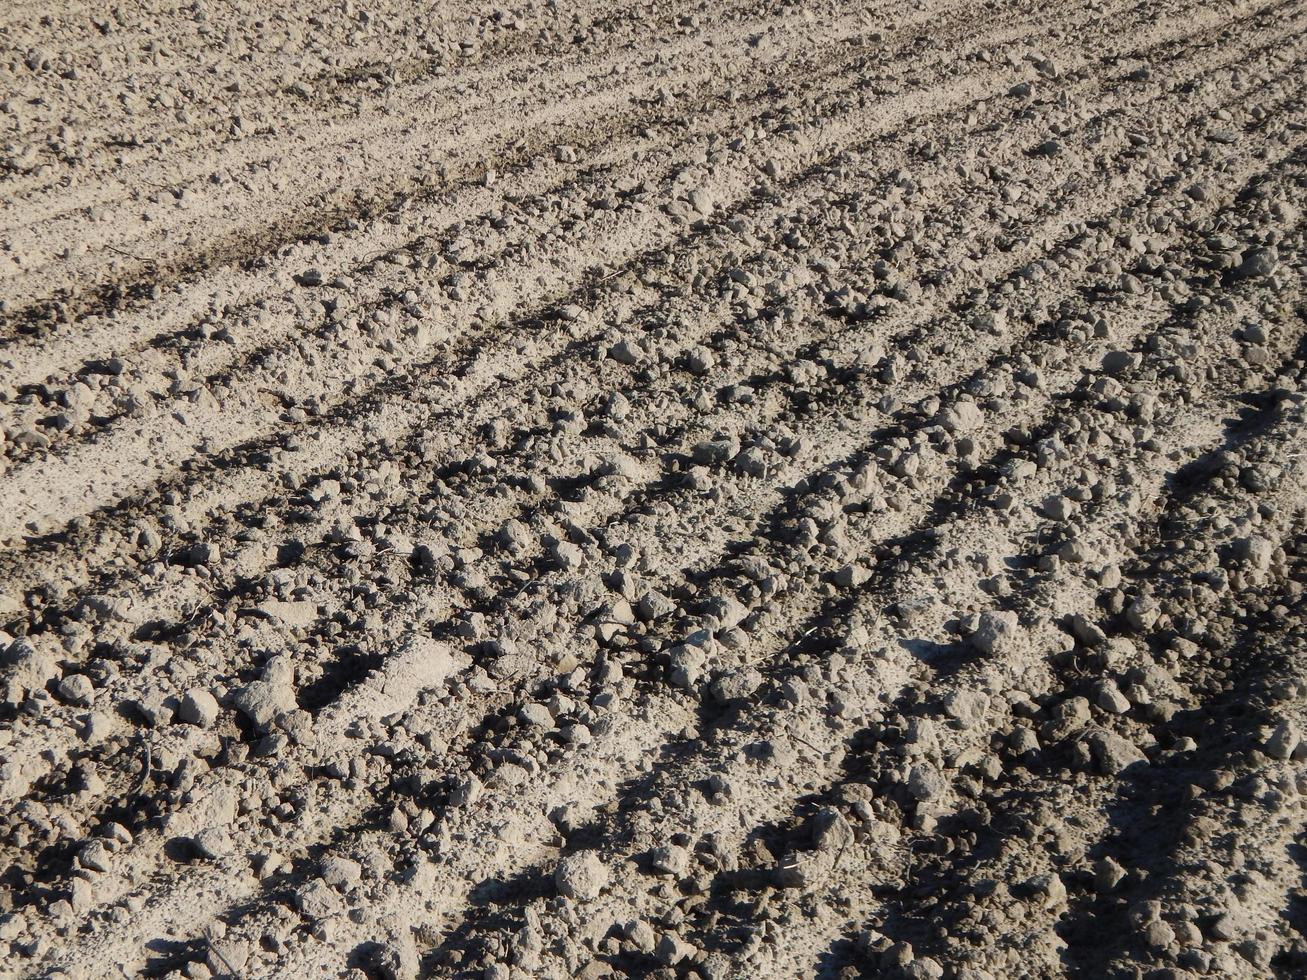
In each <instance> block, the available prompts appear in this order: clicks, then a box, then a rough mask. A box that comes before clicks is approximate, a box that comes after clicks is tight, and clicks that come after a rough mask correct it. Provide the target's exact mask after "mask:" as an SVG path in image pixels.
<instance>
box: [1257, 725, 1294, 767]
mask: <svg viewBox="0 0 1307 980" xmlns="http://www.w3.org/2000/svg"><path fill="white" fill-rule="evenodd" d="M1301 740H1302V739H1301V737H1300V736H1299V734H1298V728H1297V726H1296V725H1294V723H1293V722H1291V721H1282V722H1280V724H1279V725H1277V726H1276V727H1275V731H1274V732H1272V733H1271V737H1270V738H1268V739H1267V740H1266V744H1265V746H1263V751H1265V752H1266V754H1267V755H1269V756H1270V757H1271V758H1272V759H1288V758H1289V757H1290V756H1292V755H1293V752H1294V749H1296V748H1297V747H1298V743H1299V742H1300V741H1301Z"/></svg>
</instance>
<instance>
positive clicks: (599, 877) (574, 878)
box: [554, 851, 608, 902]
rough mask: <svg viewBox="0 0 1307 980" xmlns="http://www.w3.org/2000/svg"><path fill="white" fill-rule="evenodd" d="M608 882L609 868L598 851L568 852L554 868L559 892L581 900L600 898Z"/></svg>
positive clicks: (555, 883) (555, 882)
mask: <svg viewBox="0 0 1307 980" xmlns="http://www.w3.org/2000/svg"><path fill="white" fill-rule="evenodd" d="M607 884H608V869H607V868H606V867H605V866H604V863H603V861H602V860H600V858H599V854H598V853H597V852H596V851H577V852H575V853H573V854H568V855H567V856H566V857H564V858H563V859H562V860H561V861H559V862H558V867H557V868H555V869H554V885H555V886H556V887H557V888H558V893H559V894H560V895H563V896H565V897H567V898H571V899H575V900H576V901H579V902H584V901H589V900H591V899H594V898H598V897H599V893H600V892H601V891H603V889H604V886H606V885H607Z"/></svg>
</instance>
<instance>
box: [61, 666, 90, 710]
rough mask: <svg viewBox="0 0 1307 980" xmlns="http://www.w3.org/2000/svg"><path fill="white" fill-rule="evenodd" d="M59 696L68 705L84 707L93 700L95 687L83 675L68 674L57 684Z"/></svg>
mask: <svg viewBox="0 0 1307 980" xmlns="http://www.w3.org/2000/svg"><path fill="white" fill-rule="evenodd" d="M59 695H60V696H61V697H62V698H63V699H64V700H65V701H68V702H69V703H70V704H80V705H82V706H84V707H85V706H88V705H90V703H91V702H92V701H94V700H95V685H94V684H93V683H91V679H90V678H89V677H87V676H86V675H85V674H70V675H69V676H67V677H65V678H64V679H63V680H62V681H60V682H59Z"/></svg>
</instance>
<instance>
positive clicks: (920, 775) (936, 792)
mask: <svg viewBox="0 0 1307 980" xmlns="http://www.w3.org/2000/svg"><path fill="white" fill-rule="evenodd" d="M907 785H908V792H909V793H910V794H911V795H912V798H913V799H914V800H916V801H918V802H919V803H929V802H930V801H931V800H937V799H939V798H940V797H942V796H943V795H944V794H945V793H946V792H948V781H947V780H946V779H945V778H944V774H943V773H941V772H940V771H939V770H938V769H937V768H935V767H934V766H933V765H930V764H929V763H926V762H922V763H918V764H917V765H915V766H913V767H912V769H911V770H910V771H909V772H908V784H907Z"/></svg>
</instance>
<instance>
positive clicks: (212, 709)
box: [177, 687, 219, 728]
mask: <svg viewBox="0 0 1307 980" xmlns="http://www.w3.org/2000/svg"><path fill="white" fill-rule="evenodd" d="M218 712H219V708H218V699H217V698H215V697H214V696H213V695H212V694H210V693H209V692H208V691H206V690H203V689H202V688H198V687H194V688H191V689H190V690H189V691H187V692H186V693H185V694H184V695H183V696H182V702H181V704H180V705H179V706H178V708H177V719H178V720H179V721H183V722H185V723H186V724H188V725H195V726H196V727H198V728H212V727H213V726H214V724H215V723H216V722H217V721H218Z"/></svg>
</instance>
